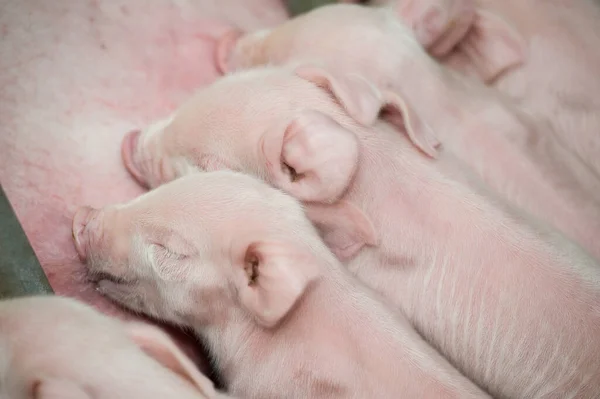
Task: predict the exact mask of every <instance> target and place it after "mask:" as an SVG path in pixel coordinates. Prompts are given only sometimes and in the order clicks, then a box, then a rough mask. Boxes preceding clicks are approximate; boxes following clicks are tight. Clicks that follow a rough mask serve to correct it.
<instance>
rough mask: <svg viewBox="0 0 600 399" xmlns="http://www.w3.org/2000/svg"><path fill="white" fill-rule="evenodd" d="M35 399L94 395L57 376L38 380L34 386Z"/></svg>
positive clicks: (63, 398)
mask: <svg viewBox="0 0 600 399" xmlns="http://www.w3.org/2000/svg"><path fill="white" fill-rule="evenodd" d="M32 396H33V398H34V399H91V398H92V397H91V396H90V395H89V394H87V393H86V392H85V391H83V390H82V389H81V388H80V387H78V386H77V385H75V384H74V383H72V382H70V381H66V380H59V379H56V378H47V379H43V380H41V381H38V382H37V383H36V384H35V385H34V387H33V395H32Z"/></svg>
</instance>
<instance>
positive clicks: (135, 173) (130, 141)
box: [121, 130, 146, 187]
mask: <svg viewBox="0 0 600 399" xmlns="http://www.w3.org/2000/svg"><path fill="white" fill-rule="evenodd" d="M140 134H141V132H140V131H139V130H134V131H132V132H129V133H127V134H126V135H125V137H124V138H123V142H122V143H121V158H123V163H124V164H125V168H126V169H127V171H128V172H129V174H131V176H132V177H133V178H134V179H135V180H136V181H137V182H138V183H139V184H140V185H142V186H144V187H145V186H146V181H145V180H144V177H143V176H142V172H141V171H140V169H139V167H138V166H137V165H136V163H135V162H134V157H133V154H134V153H135V150H136V148H137V145H138V140H139V138H140Z"/></svg>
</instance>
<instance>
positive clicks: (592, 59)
mask: <svg viewBox="0 0 600 399" xmlns="http://www.w3.org/2000/svg"><path fill="white" fill-rule="evenodd" d="M344 2H345V3H357V2H358V1H357V0H354V1H352V0H345V1H344ZM370 3H371V4H375V5H378V6H380V5H384V6H386V7H385V8H391V9H395V8H398V7H400V8H401V7H405V6H409V5H410V4H411V3H419V1H418V0H417V1H412V0H374V1H371V2H370ZM425 3H427V2H425ZM448 4H449V3H448ZM472 6H473V7H472V9H469V10H468V11H467V12H465V15H464V17H463V18H465V17H466V18H469V20H470V21H471V26H470V27H469V29H468V30H467V32H466V33H465V34H464V35H462V36H461V37H460V39H459V40H454V39H453V37H452V36H451V35H446V34H445V35H442V37H448V39H449V43H451V44H452V45H451V46H448V47H446V48H445V49H444V51H443V52H442V53H439V54H438V55H439V56H440V57H438V59H440V61H442V62H443V63H444V65H447V66H449V67H450V68H452V69H454V70H456V71H459V72H461V73H462V74H465V75H467V76H470V77H473V78H475V79H477V80H479V81H481V82H484V83H486V84H488V85H490V86H492V87H494V88H496V89H498V90H499V91H500V92H502V93H505V94H507V95H508V96H510V97H511V98H513V99H515V100H517V101H518V104H519V105H520V106H521V107H523V108H524V109H526V110H527V112H529V113H532V114H533V115H535V116H537V117H543V118H545V119H546V120H547V121H548V123H549V124H550V127H551V129H550V130H549V132H548V133H547V134H551V135H553V136H554V137H555V138H556V139H557V140H558V141H560V142H561V145H562V146H564V147H565V148H568V149H569V150H571V151H572V152H573V153H574V154H576V156H577V158H578V159H580V160H581V161H583V163H584V164H585V165H586V166H587V167H589V168H590V169H591V170H592V171H593V172H594V173H595V178H596V179H598V178H600V135H599V134H598V131H599V130H600V112H599V110H600V99H599V97H598V92H600V80H599V79H598V70H600V52H598V48H599V47H600V29H599V28H600V2H598V1H597V0H577V1H575V0H570V1H537V0H477V1H476V2H474V4H473V5H472ZM473 14H474V15H475V16H474V17H473ZM456 17H459V16H458V15H456ZM335 26H336V25H335V24H333V25H332V29H337V27H335ZM334 27H335V28H334ZM440 40H442V39H440ZM557 169H559V168H557Z"/></svg>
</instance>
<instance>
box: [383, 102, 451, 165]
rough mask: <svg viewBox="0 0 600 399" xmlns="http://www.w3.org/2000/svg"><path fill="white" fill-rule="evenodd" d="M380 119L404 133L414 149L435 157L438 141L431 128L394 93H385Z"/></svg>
mask: <svg viewBox="0 0 600 399" xmlns="http://www.w3.org/2000/svg"><path fill="white" fill-rule="evenodd" d="M383 97H384V104H385V105H384V107H383V109H382V113H381V118H382V119H384V120H386V121H388V122H390V123H392V124H393V125H394V126H396V127H397V128H398V129H400V130H402V131H405V132H406V134H407V135H408V138H409V139H410V141H411V142H412V143H413V145H414V146H415V147H417V148H418V149H419V150H421V151H422V152H423V153H424V154H426V155H428V156H429V157H431V158H436V157H437V154H438V152H437V147H438V146H439V145H440V142H439V140H438V139H437V138H436V137H435V134H434V133H433V130H432V129H431V127H430V126H429V125H428V124H427V123H426V122H425V121H424V120H423V119H422V118H421V117H420V116H419V115H418V114H417V113H416V112H415V111H414V110H413V108H412V107H411V106H410V105H409V104H408V103H407V102H406V101H404V99H403V98H402V97H401V96H400V95H398V94H397V93H395V92H391V91H388V92H385V93H384V94H383Z"/></svg>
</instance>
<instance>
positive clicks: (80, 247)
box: [72, 206, 96, 262]
mask: <svg viewBox="0 0 600 399" xmlns="http://www.w3.org/2000/svg"><path fill="white" fill-rule="evenodd" d="M95 212H96V210H95V209H94V208H92V207H89V206H82V207H80V208H79V209H78V210H77V212H75V215H74V216H73V227H72V229H73V242H74V243H75V249H76V250H77V254H78V255H79V259H81V261H82V262H85V261H86V258H87V247H88V243H87V239H86V234H85V229H86V228H87V226H88V224H89V222H90V220H91V219H92V217H93V215H94V213H95Z"/></svg>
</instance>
